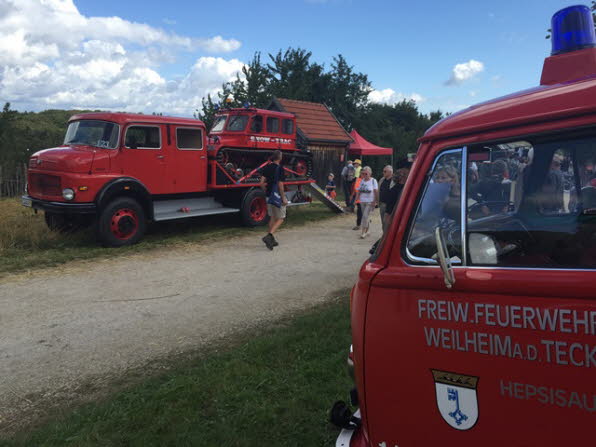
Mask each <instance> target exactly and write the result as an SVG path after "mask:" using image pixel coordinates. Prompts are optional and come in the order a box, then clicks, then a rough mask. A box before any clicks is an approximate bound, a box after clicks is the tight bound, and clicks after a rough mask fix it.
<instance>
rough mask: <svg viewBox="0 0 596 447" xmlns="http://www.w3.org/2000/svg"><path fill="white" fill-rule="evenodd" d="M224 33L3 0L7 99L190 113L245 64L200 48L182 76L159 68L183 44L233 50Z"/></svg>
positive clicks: (1, 51)
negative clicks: (187, 32) (178, 30)
mask: <svg viewBox="0 0 596 447" xmlns="http://www.w3.org/2000/svg"><path fill="white" fill-rule="evenodd" d="M240 46H241V43H240V42H239V41H238V40H235V39H224V38H223V37H222V36H213V37H205V38H195V37H188V36H181V35H178V34H175V33H170V32H167V31H164V30H162V29H160V28H155V27H152V26H150V25H146V24H142V23H136V22H130V21H127V20H124V19H122V18H120V17H86V16H84V15H82V14H81V13H80V12H79V10H78V9H77V7H76V6H75V4H74V2H73V0H0V101H1V102H11V104H13V106H14V107H15V108H17V109H21V110H22V109H25V110H41V109H44V108H93V109H112V110H121V111H135V112H138V111H143V112H151V111H167V112H168V113H176V114H185V115H191V114H192V111H193V110H194V109H195V108H196V107H198V106H200V104H201V98H202V97H203V96H206V95H207V94H208V93H215V92H217V91H218V90H219V89H220V88H221V84H222V83H223V82H226V81H229V80H232V79H234V78H235V77H236V74H237V73H239V71H240V70H241V69H242V67H243V65H244V64H243V63H242V62H241V61H239V60H238V59H225V58H223V57H214V56H200V57H198V58H197V59H196V62H195V63H194V65H193V66H192V67H190V68H189V69H188V72H187V73H185V74H183V75H182V76H180V78H179V79H176V80H168V79H165V78H164V77H163V76H162V75H161V74H160V73H159V72H158V71H157V70H158V69H159V67H160V66H162V65H163V64H165V63H170V62H172V61H173V59H174V58H175V55H176V54H178V53H180V52H182V51H187V52H190V51H192V52H195V51H202V52H204V53H228V52H231V51H234V50H236V49H238V48H239V47H240Z"/></svg>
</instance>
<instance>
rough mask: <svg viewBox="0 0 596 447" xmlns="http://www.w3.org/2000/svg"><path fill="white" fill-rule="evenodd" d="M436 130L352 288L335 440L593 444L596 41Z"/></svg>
mask: <svg viewBox="0 0 596 447" xmlns="http://www.w3.org/2000/svg"><path fill="white" fill-rule="evenodd" d="M552 32H553V35H552V43H553V53H552V56H550V57H548V58H547V59H546V60H545V63H544V69H543V72H542V79H541V82H540V86H539V87H536V88H533V89H530V90H527V91H522V92H520V93H516V94H513V95H510V96H506V97H503V98H499V99H496V100H494V101H489V102H486V103H483V104H479V105H477V106H474V107H471V108H469V109H466V110H464V111H462V112H459V113H456V114H454V115H451V116H449V117H448V118H446V119H444V120H443V121H441V122H439V123H437V124H436V125H435V126H433V127H432V128H431V129H429V130H428V131H427V132H426V134H425V135H424V137H423V138H422V139H421V145H420V149H419V151H418V156H417V159H416V161H415V163H414V166H413V168H412V171H411V173H410V177H409V179H408V181H407V184H406V186H405V189H404V191H403V195H402V198H401V201H400V203H399V205H398V207H397V210H396V216H395V218H394V220H393V223H392V225H391V227H390V229H389V230H388V232H387V234H386V235H385V238H384V240H383V241H381V243H380V244H379V247H378V249H377V251H376V252H375V254H374V255H373V256H372V257H371V258H370V260H369V261H368V262H366V263H365V264H364V265H363V267H362V269H361V271H360V275H359V280H358V283H357V284H356V286H355V287H354V289H353V291H352V295H351V323H352V337H353V353H351V354H350V361H349V363H351V364H353V372H354V376H355V382H356V388H355V390H354V391H353V392H352V401H353V402H352V403H353V405H354V406H358V407H359V409H358V411H357V412H356V413H355V414H354V415H352V414H351V412H350V410H349V409H348V407H347V406H346V405H341V404H336V406H335V407H334V410H333V412H332V420H334V421H335V422H336V423H338V425H341V426H343V427H344V430H343V431H342V433H341V435H340V437H339V438H338V440H337V444H336V445H337V446H342V447H348V446H352V447H397V446H399V447H410V446H435V445H442V446H458V447H472V446H473V447H478V446H483V447H490V446H520V447H521V446H524V447H525V446H579V445H596V441H594V431H593V430H594V426H593V425H592V424H594V423H595V422H596V301H595V299H596V270H595V269H596V173H595V167H594V163H595V162H596V48H595V47H596V39H595V37H594V24H593V22H592V16H591V11H590V10H589V8H588V7H586V6H573V7H569V8H566V9H563V10H561V11H559V12H557V13H556V14H555V15H554V16H553V21H552Z"/></svg>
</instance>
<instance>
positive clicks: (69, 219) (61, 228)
mask: <svg viewBox="0 0 596 447" xmlns="http://www.w3.org/2000/svg"><path fill="white" fill-rule="evenodd" d="M44 219H45V221H46V225H47V226H48V228H49V229H50V230H52V231H57V232H60V233H76V232H77V231H80V230H82V229H84V228H87V227H88V226H90V225H91V223H92V222H93V216H88V215H78V214H75V215H72V214H62V213H51V212H49V211H46V212H45V213H44Z"/></svg>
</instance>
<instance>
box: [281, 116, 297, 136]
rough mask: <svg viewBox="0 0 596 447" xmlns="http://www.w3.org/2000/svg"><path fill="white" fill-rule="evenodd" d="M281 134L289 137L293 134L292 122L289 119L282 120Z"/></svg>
mask: <svg viewBox="0 0 596 447" xmlns="http://www.w3.org/2000/svg"><path fill="white" fill-rule="evenodd" d="M282 126H283V129H282V131H283V133H285V134H288V135H291V134H293V133H294V121H292V120H291V119H285V120H283V124H282Z"/></svg>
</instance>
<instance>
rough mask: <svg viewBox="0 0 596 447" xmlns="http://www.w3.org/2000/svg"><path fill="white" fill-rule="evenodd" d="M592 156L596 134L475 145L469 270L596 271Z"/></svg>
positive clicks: (470, 175)
mask: <svg viewBox="0 0 596 447" xmlns="http://www.w3.org/2000/svg"><path fill="white" fill-rule="evenodd" d="M595 158H596V138H594V137H590V138H575V139H564V140H553V139H552V138H549V139H548V140H545V139H543V140H542V141H541V140H540V139H539V138H538V139H536V141H532V142H527V141H523V142H519V141H516V142H511V143H503V144H496V145H486V146H483V147H478V148H471V149H470V151H469V157H468V181H467V191H468V195H467V197H468V207H467V224H466V237H467V251H468V265H479V266H491V265H492V266H504V267H529V268H532V267H533V268H587V269H593V268H596V180H594V170H593V161H592V160H594V159H595ZM483 185H484V186H483Z"/></svg>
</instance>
